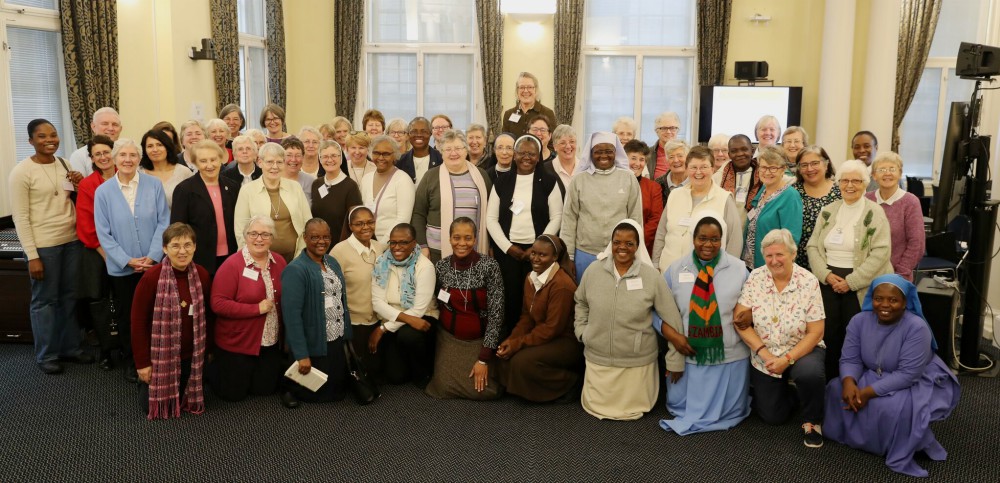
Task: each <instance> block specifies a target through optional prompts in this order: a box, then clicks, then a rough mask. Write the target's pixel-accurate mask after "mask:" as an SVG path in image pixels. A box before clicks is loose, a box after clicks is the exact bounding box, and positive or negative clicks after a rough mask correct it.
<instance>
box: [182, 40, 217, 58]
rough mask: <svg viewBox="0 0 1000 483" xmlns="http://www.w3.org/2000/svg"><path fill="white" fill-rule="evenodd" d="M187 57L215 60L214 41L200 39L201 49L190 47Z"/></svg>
mask: <svg viewBox="0 0 1000 483" xmlns="http://www.w3.org/2000/svg"><path fill="white" fill-rule="evenodd" d="M188 57H190V58H191V60H215V42H212V39H201V50H198V48H197V47H191V52H190V53H189V54H188Z"/></svg>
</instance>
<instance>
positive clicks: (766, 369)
mask: <svg viewBox="0 0 1000 483" xmlns="http://www.w3.org/2000/svg"><path fill="white" fill-rule="evenodd" d="M863 189H864V188H863V187H862V190H863ZM760 245H761V251H763V253H764V260H765V265H764V266H762V267H758V268H756V269H754V271H752V272H750V277H749V278H748V279H747V281H746V284H744V285H743V292H742V293H741V294H740V299H739V302H738V303H737V304H736V309H735V311H734V314H733V322H734V324H735V325H736V328H737V329H738V330H739V335H740V337H741V338H742V339H743V342H745V343H746V345H747V346H749V348H750V351H751V352H752V353H753V355H751V356H750V364H751V365H753V370H751V371H750V382H751V384H752V385H753V388H754V395H753V399H752V406H753V410H754V411H755V412H756V413H757V414H758V415H759V416H760V418H761V419H763V420H764V422H765V423H768V424H782V423H784V422H785V421H787V420H788V418H789V417H790V416H791V415H792V409H793V407H794V406H793V403H792V402H791V399H790V394H789V386H788V381H789V380H790V379H794V380H795V389H796V392H797V393H798V399H799V401H800V402H801V403H802V430H803V443H804V444H805V445H806V446H808V447H810V448H818V447H820V446H823V430H822V427H821V424H822V423H823V397H824V395H823V391H824V386H825V385H826V378H825V377H824V375H823V372H824V369H823V361H824V358H825V356H826V350H825V345H824V344H823V340H822V339H823V326H824V319H825V318H826V314H825V312H824V310H823V297H822V295H820V289H819V281H817V280H816V277H815V276H814V275H813V274H811V273H809V271H808V270H806V269H804V268H802V267H800V266H798V265H796V264H795V252H796V250H797V246H796V244H795V239H794V238H793V237H792V234H791V232H789V231H788V230H787V229H784V228H781V229H776V230H772V231H770V232H769V233H768V234H767V235H765V236H764V239H763V240H761V243H760ZM751 322H752V325H751Z"/></svg>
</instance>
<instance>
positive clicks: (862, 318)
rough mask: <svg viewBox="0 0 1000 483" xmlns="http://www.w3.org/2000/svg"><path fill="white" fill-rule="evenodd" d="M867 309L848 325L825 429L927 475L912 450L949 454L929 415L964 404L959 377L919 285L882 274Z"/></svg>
mask: <svg viewBox="0 0 1000 483" xmlns="http://www.w3.org/2000/svg"><path fill="white" fill-rule="evenodd" d="M861 310H862V311H861V313H859V314H858V315H855V316H854V317H853V318H852V319H851V322H850V323H849V324H848V326H847V338H846V339H845V340H844V348H843V350H842V351H841V356H840V379H834V380H832V381H830V383H829V384H828V385H827V386H826V437H828V438H830V439H832V440H834V441H837V442H839V443H843V444H846V445H848V446H850V447H852V448H857V449H861V450H864V451H868V452H870V453H874V454H878V455H885V463H886V465H888V466H889V468H890V469H892V470H893V471H896V472H899V473H903V474H906V475H910V476H928V474H927V470H925V469H923V468H921V467H920V466H919V465H917V463H916V462H915V461H914V460H913V455H914V453H916V452H918V451H923V452H924V453H926V454H927V456H928V457H929V458H930V459H932V460H936V461H943V460H944V459H945V457H946V456H947V455H948V453H947V451H945V449H944V448H943V447H942V446H941V443H938V441H937V439H935V438H934V433H933V432H931V429H930V423H931V422H934V421H940V420H942V419H944V418H946V417H948V415H949V414H951V411H952V410H953V409H955V406H957V405H958V396H959V387H958V380H957V379H955V376H954V375H953V374H952V372H951V370H949V369H948V367H947V366H946V365H945V364H944V362H943V361H942V360H941V358H940V357H938V356H937V355H935V354H934V350H935V349H936V348H937V347H936V344H935V341H934V335H933V334H932V333H931V330H930V326H929V325H928V324H927V321H926V320H925V319H924V315H923V311H922V309H921V307H920V299H919V298H917V287H916V286H915V285H913V284H912V283H910V282H909V281H907V280H906V279H904V278H903V277H901V276H899V275H895V274H893V275H883V276H881V277H878V278H876V279H875V280H874V281H872V284H871V287H870V289H869V290H868V293H867V294H866V295H865V300H864V303H863V304H862V307H861Z"/></svg>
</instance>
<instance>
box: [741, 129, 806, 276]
mask: <svg viewBox="0 0 1000 483" xmlns="http://www.w3.org/2000/svg"><path fill="white" fill-rule="evenodd" d="M787 161H788V158H787V157H785V152H784V151H783V150H781V149H779V148H776V147H773V146H767V147H764V148H761V149H760V151H758V152H757V163H758V167H757V172H758V173H760V181H761V184H762V185H763V186H762V188H763V189H761V190H759V191H757V196H754V198H753V200H751V201H750V211H749V212H748V213H747V223H746V227H745V228H746V229H745V230H743V232H744V233H746V240H745V242H744V244H743V261H744V262H745V263H746V264H747V269H749V270H753V269H755V268H757V267H761V266H763V265H764V254H763V252H762V251H761V249H760V240H759V239H758V236H757V234H758V233H759V234H760V237H759V238H760V239H761V240H762V239H763V238H764V235H766V234H768V233H770V232H771V230H776V229H779V228H785V229H787V230H788V231H790V232H791V233H792V237H794V238H795V243H798V242H799V239H800V238H802V196H800V195H799V192H798V191H796V190H795V188H793V187H792V184H791V183H789V182H788V181H787V180H786V179H785V178H784V173H785V167H786V166H787Z"/></svg>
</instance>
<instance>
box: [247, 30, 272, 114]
mask: <svg viewBox="0 0 1000 483" xmlns="http://www.w3.org/2000/svg"><path fill="white" fill-rule="evenodd" d="M246 49H247V54H248V57H249V59H250V68H249V69H247V72H248V73H249V77H248V78H247V82H246V89H245V92H246V95H247V100H246V101H244V103H245V104H246V106H247V111H246V112H245V113H244V115H245V116H246V117H247V119H250V120H251V121H250V122H247V125H248V126H253V125H259V124H260V113H261V111H263V110H264V106H265V105H267V103H268V102H270V99H269V98H268V96H267V55H266V54H265V53H264V49H262V48H259V47H246ZM261 128H263V126H261Z"/></svg>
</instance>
